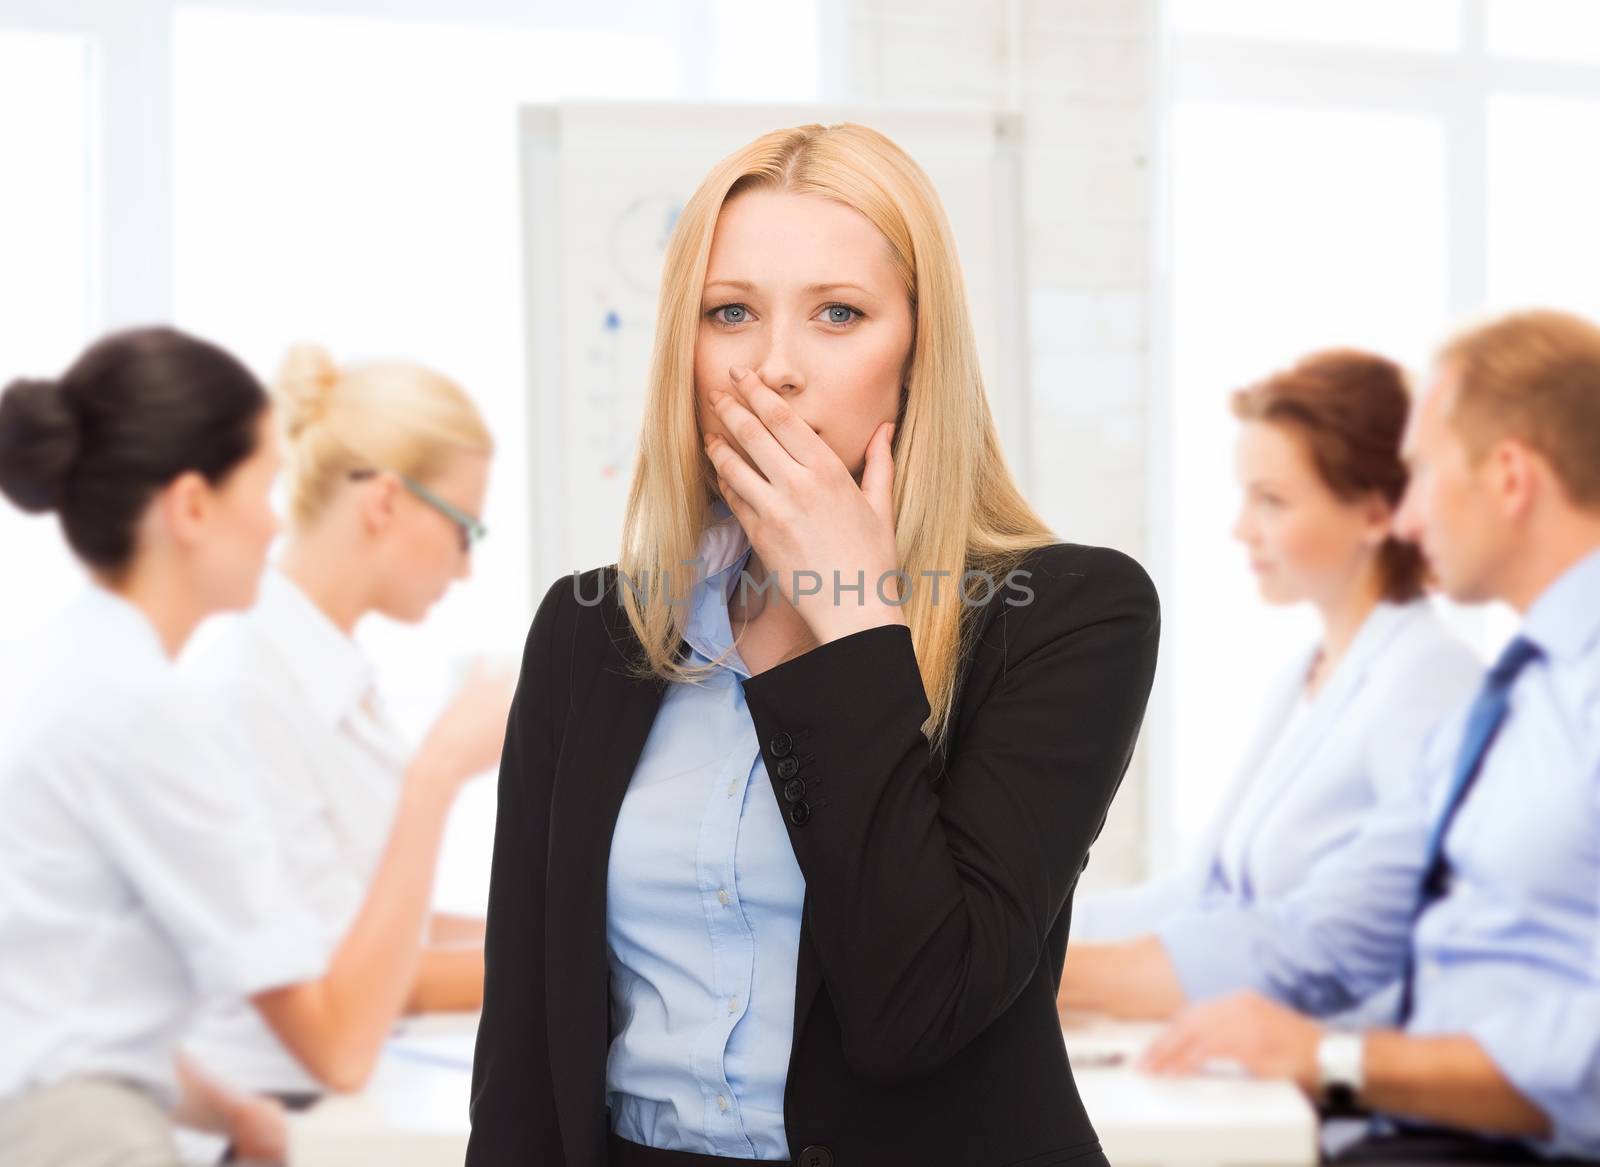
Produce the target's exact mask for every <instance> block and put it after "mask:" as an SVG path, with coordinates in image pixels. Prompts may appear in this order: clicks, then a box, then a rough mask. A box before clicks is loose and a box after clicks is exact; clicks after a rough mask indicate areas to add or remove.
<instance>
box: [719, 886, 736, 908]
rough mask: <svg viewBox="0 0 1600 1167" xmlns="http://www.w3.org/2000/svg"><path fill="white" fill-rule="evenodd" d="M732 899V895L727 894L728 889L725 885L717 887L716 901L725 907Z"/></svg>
mask: <svg viewBox="0 0 1600 1167" xmlns="http://www.w3.org/2000/svg"><path fill="white" fill-rule="evenodd" d="M732 899H733V897H732V896H730V895H729V894H728V889H727V888H725V887H719V888H717V903H719V904H721V905H722V906H723V907H727V906H728V904H729V903H730V902H731V901H732Z"/></svg>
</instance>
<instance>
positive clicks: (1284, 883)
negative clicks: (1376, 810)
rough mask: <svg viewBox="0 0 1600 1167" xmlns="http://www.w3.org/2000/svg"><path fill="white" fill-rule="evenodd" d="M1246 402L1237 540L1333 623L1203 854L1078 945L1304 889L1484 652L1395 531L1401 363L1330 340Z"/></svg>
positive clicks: (1086, 913) (1283, 591)
mask: <svg viewBox="0 0 1600 1167" xmlns="http://www.w3.org/2000/svg"><path fill="white" fill-rule="evenodd" d="M1232 407H1233V413H1234V415H1235V416H1236V417H1237V418H1238V419H1239V420H1240V422H1241V426H1240V431H1239V436H1238V443H1237V447H1236V461H1237V468H1238V477H1239V485H1240V488H1241V499H1240V506H1239V513H1238V518H1237V521H1236V522H1235V524H1234V529H1233V534H1234V537H1235V538H1236V539H1238V540H1239V541H1240V542H1241V543H1243V544H1244V546H1245V548H1246V550H1247V551H1248V553H1249V556H1250V566H1251V568H1252V570H1253V571H1254V573H1255V577H1256V583H1257V587H1258V588H1259V590H1260V594H1261V598H1262V599H1263V600H1264V601H1266V602H1267V603H1269V604H1277V605H1283V604H1308V605H1309V606H1311V607H1312V608H1314V609H1315V611H1316V613H1317V616H1318V619H1319V622H1320V625H1321V636H1320V639H1319V641H1318V643H1316V644H1315V645H1312V646H1309V647H1307V648H1304V649H1302V650H1300V651H1297V652H1296V653H1295V654H1294V656H1293V657H1292V659H1291V660H1290V662H1289V664H1288V666H1287V667H1286V668H1285V669H1284V671H1283V672H1282V674H1281V675H1280V677H1279V678H1278V681H1277V683H1276V685H1275V686H1274V688H1273V691H1272V694H1271V696H1270V698H1269V700H1268V702H1267V704H1266V705H1265V706H1264V707H1263V709H1262V711H1261V725H1260V728H1259V730H1258V731H1257V734H1256V737H1255V740H1254V742H1253V743H1252V744H1251V746H1250V749H1249V750H1248V751H1247V753H1246V754H1245V758H1244V761H1243V763H1242V765H1241V766H1240V768H1239V772H1238V775H1237V777H1236V778H1235V780H1234V784H1233V786H1232V788H1231V789H1230V790H1229V791H1228V793H1227V795H1226V796H1225V797H1224V799H1223V801H1222V802H1221V804H1220V805H1219V807H1218V809H1217V812H1216V814H1215V815H1214V817H1213V819H1212V822H1211V825H1210V826H1209V828H1208V829H1207V831H1206V834H1205V838H1204V842H1203V844H1202V846H1201V847H1200V849H1199V852H1198V854H1197V855H1196V856H1195V857H1194V858H1193V859H1192V860H1191V861H1189V862H1188V863H1187V864H1185V865H1183V866H1182V867H1180V868H1179V869H1178V870H1177V871H1175V872H1173V873H1172V874H1170V875H1168V876H1166V877H1165V878H1162V879H1158V880H1154V881H1151V882H1147V883H1144V884H1142V885H1138V886H1136V887H1133V888H1129V889H1125V890H1118V891H1113V892H1106V893H1101V894H1098V895H1092V896H1088V897H1085V899H1084V901H1083V902H1082V903H1080V904H1078V905H1076V906H1075V907H1074V909H1073V918H1072V941H1073V948H1074V949H1075V948H1076V947H1077V946H1078V944H1079V942H1080V941H1093V940H1114V939H1125V938H1127V937H1130V936H1136V935H1140V934H1142V933H1145V932H1148V931H1150V930H1151V929H1152V928H1154V927H1156V926H1157V925H1158V924H1160V923H1162V922H1164V921H1166V920H1168V919H1171V918H1173V917H1174V916H1178V915H1182V914H1184V913H1186V912H1189V911H1193V910H1196V909H1200V908H1204V907H1205V906H1207V905H1208V904H1211V903H1215V902H1228V903H1236V904H1245V903H1251V902H1253V901H1255V900H1259V899H1272V898H1274V897H1277V896H1280V895H1283V894H1285V893H1287V892H1289V891H1292V890H1293V889H1294V888H1295V887H1297V886H1299V884H1300V883H1301V882H1302V881H1303V880H1304V879H1305V878H1306V875H1307V873H1308V872H1310V871H1311V870H1312V869H1313V868H1314V867H1315V866H1316V865H1317V864H1318V863H1319V862H1321V861H1322V860H1323V859H1324V858H1326V857H1327V856H1328V855H1330V854H1332V853H1334V852H1336V851H1337V850H1338V849H1339V848H1340V847H1342V846H1344V845H1345V844H1346V843H1347V842H1348V841H1349V840H1350V838H1351V837H1352V836H1353V835H1354V834H1355V832H1356V830H1357V828H1358V827H1359V826H1360V824H1361V822H1362V820H1363V819H1364V818H1365V817H1366V815H1367V814H1368V812H1369V811H1370V810H1371V808H1372V806H1373V804H1374V803H1375V802H1376V801H1377V800H1378V799H1379V797H1380V796H1381V795H1382V794H1383V793H1384V792H1385V791H1386V790H1388V789H1391V788H1392V787H1394V786H1395V785H1397V784H1399V783H1400V782H1402V781H1404V780H1405V779H1406V778H1407V776H1408V775H1409V774H1410V771H1411V766H1412V764H1413V762H1414V760H1415V756H1416V753H1417V751H1418V749H1419V748H1420V746H1421V743H1422V739H1423V736H1424V735H1425V734H1426V732H1427V731H1428V730H1429V729H1431V728H1432V727H1433V725H1434V723H1435V722H1436V721H1437V720H1438V719H1439V718H1440V717H1442V716H1443V715H1444V714H1445V712H1447V711H1448V710H1449V709H1451V708H1452V707H1453V706H1454V705H1456V704H1457V703H1458V702H1459V701H1460V700H1462V699H1464V698H1465V697H1466V695H1467V694H1468V693H1469V692H1471V689H1472V686H1473V685H1474V684H1475V683H1476V681H1475V677H1476V674H1477V673H1478V671H1479V670H1480V669H1481V667H1482V666H1481V664H1480V662H1479V660H1478V658H1477V657H1476V656H1474V655H1473V653H1472V651H1471V650H1470V649H1469V648H1467V646H1466V645H1465V644H1464V643H1463V642H1462V641H1461V640H1459V639H1458V638H1457V637H1456V636H1455V635H1454V634H1452V633H1451V632H1450V631H1449V630H1448V629H1447V628H1446V627H1445V625H1444V624H1443V622H1442V621H1441V620H1440V619H1439V617H1438V616H1437V615H1436V614H1435V613H1434V612H1433V610H1432V609H1431V607H1430V606H1429V604H1428V601H1427V599H1426V597H1425V576H1426V567H1425V564H1424V562H1423V559H1422V554H1421V552H1420V551H1419V550H1418V549H1417V548H1416V547H1415V546H1414V545H1412V544H1410V543H1406V542H1404V541H1403V540H1401V539H1399V538H1398V537H1397V536H1396V535H1395V533H1394V511H1395V508H1396V507H1398V506H1399V503H1400V498H1401V496H1402V494H1403V493H1404V491H1405V485H1406V469H1405V465H1404V464H1403V463H1402V462H1401V460H1400V441H1401V437H1402V435H1403V433H1404V429H1405V422H1406V415H1407V410H1408V407H1409V397H1408V393H1407V389H1406V385H1405V379H1404V375H1403V373H1402V372H1401V370H1400V368H1399V366H1398V365H1396V364H1394V363H1393V362H1392V361H1389V360H1387V359H1385V358H1383V357H1380V356H1376V355H1374V354H1371V353H1366V352H1360V351H1356V350H1348V349H1342V350H1332V351H1326V352H1321V353H1316V354H1313V355H1311V356H1308V357H1306V358H1304V359H1302V360H1300V361H1298V362H1297V363H1295V364H1294V365H1293V366H1291V367H1289V368H1287V369H1284V370H1282V371H1280V372H1278V373H1275V374H1273V375H1272V376H1270V377H1267V378H1266V379H1265V380H1262V381H1260V382H1258V383H1256V384H1254V385H1251V386H1249V387H1248V388H1245V389H1241V390H1239V391H1238V392H1236V393H1235V394H1234V396H1233V400H1232ZM1067 959H1068V961H1069V962H1071V961H1072V959H1073V952H1072V951H1070V950H1069V953H1068V956H1067Z"/></svg>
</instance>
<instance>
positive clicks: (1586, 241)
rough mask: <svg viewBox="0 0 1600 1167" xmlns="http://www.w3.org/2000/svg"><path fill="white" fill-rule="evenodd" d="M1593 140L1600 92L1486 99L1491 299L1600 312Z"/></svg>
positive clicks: (1599, 170) (1597, 170)
mask: <svg viewBox="0 0 1600 1167" xmlns="http://www.w3.org/2000/svg"><path fill="white" fill-rule="evenodd" d="M1597 39H1600V37H1597ZM1596 143H1600V96H1597V97H1594V98H1588V99H1584V98H1572V97H1551V96H1548V95H1544V94H1511V93H1506V94H1496V95H1494V96H1492V97H1491V98H1490V99H1489V135H1488V156H1489V190H1488V219H1489V230H1488V244H1489V250H1488V298H1489V301H1490V303H1491V304H1493V305H1494V306H1496V307H1503V308H1510V307H1514V306H1517V305H1522V304H1532V303H1538V302H1550V303H1555V304H1559V305H1561V306H1563V307H1567V308H1572V309H1575V310H1577V311H1579V312H1584V313H1587V314H1588V315H1589V316H1591V317H1593V318H1595V319H1600V279H1597V278H1596V273H1600V229H1597V227H1596V225H1595V221H1594V220H1595V209H1596V208H1597V207H1600V150H1596V149H1595V148H1594V147H1595V144H1596ZM1597 456H1600V455H1597Z"/></svg>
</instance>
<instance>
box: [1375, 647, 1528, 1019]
mask: <svg viewBox="0 0 1600 1167" xmlns="http://www.w3.org/2000/svg"><path fill="white" fill-rule="evenodd" d="M1538 655H1540V653H1539V646H1538V645H1536V644H1534V643H1533V642H1532V641H1531V640H1528V639H1526V638H1524V637H1521V636H1519V637H1517V638H1516V639H1515V640H1513V641H1512V642H1511V643H1510V644H1508V645H1506V648H1505V651H1504V652H1502V653H1501V654H1500V659H1499V660H1497V661H1495V663H1494V668H1492V669H1490V670H1489V676H1488V678H1487V679H1486V680H1485V681H1484V684H1483V688H1482V689H1481V690H1479V692H1478V697H1477V700H1475V701H1474V702H1473V703H1472V710H1471V712H1470V713H1469V714H1468V716H1467V732H1466V736H1465V737H1464V738H1463V739H1462V742H1461V753H1460V754H1458V755H1457V757H1456V768H1455V771H1454V773H1453V774H1452V775H1451V778H1450V793H1449V796H1448V797H1447V798H1446V799H1445V802H1444V809H1443V810H1442V811H1441V812H1440V814H1439V818H1438V820H1437V821H1435V823H1434V824H1433V832H1432V833H1431V834H1430V835H1429V836H1428V846H1427V848H1426V849H1425V850H1424V852H1423V863H1422V887H1421V890H1420V894H1419V895H1418V897H1417V905H1416V910H1415V912H1414V914H1413V915H1412V936H1411V948H1410V950H1409V951H1408V952H1407V953H1406V968H1405V973H1404V978H1403V982H1402V985H1401V991H1400V1013H1399V1024H1400V1026H1401V1028H1404V1027H1405V1024H1406V1022H1407V1021H1409V1020H1410V1018H1411V1008H1412V1003H1413V1002H1412V993H1413V989H1414V987H1415V980H1416V971H1417V961H1416V955H1417V947H1416V921H1417V919H1418V918H1419V917H1420V916H1421V915H1422V913H1423V912H1424V911H1426V910H1427V909H1428V907H1429V906H1430V905H1431V904H1432V903H1433V902H1434V901H1435V900H1438V899H1439V898H1440V897H1442V896H1443V895H1444V894H1445V892H1446V891H1447V890H1448V888H1449V883H1450V879H1449V876H1450V864H1449V861H1448V860H1446V859H1445V857H1444V837H1445V832H1447V831H1448V830H1449V829H1450V822H1451V820H1452V819H1454V818H1455V816H1456V811H1458V810H1460V809H1461V804H1462V803H1463V802H1465V801H1466V798H1467V794H1468V792H1469V791H1471V789H1472V784H1473V783H1474V782H1475V781H1477V778H1478V773H1479V771H1481V770H1482V769H1483V760H1484V758H1485V757H1487V756H1488V753H1489V747H1490V746H1491V745H1493V744H1494V739H1495V735H1496V734H1498V733H1499V732H1500V726H1501V724H1502V723H1503V722H1504V721H1505V719H1506V713H1507V712H1508V711H1509V710H1510V708H1511V685H1512V682H1514V681H1515V680H1516V679H1517V674H1518V673H1520V672H1522V669H1523V666H1524V665H1526V664H1527V663H1528V662H1529V661H1531V660H1532V659H1533V658H1534V657H1536V656H1538Z"/></svg>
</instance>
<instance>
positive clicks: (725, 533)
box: [683, 498, 751, 664]
mask: <svg viewBox="0 0 1600 1167" xmlns="http://www.w3.org/2000/svg"><path fill="white" fill-rule="evenodd" d="M711 512H712V520H711V523H710V524H709V525H708V526H707V527H706V529H705V530H704V531H702V532H701V534H700V546H699V552H698V555H699V560H700V561H701V562H703V565H704V566H703V567H702V568H701V569H700V571H701V574H700V575H699V578H698V579H697V581H696V583H695V586H694V590H693V592H692V593H691V597H690V610H689V620H688V625H687V627H686V629H685V631H684V634H683V638H684V640H686V641H688V643H689V646H690V647H691V648H693V649H694V650H695V651H696V652H697V653H699V654H700V655H701V656H703V657H704V658H705V659H706V660H708V661H710V660H715V659H716V658H717V657H718V656H719V655H721V654H722V653H725V652H727V651H728V649H730V648H731V647H732V646H733V625H732V624H731V623H730V622H729V620H728V597H729V595H730V594H731V593H732V591H733V588H734V586H735V585H736V584H737V583H738V580H739V575H740V573H741V572H742V571H743V570H744V565H745V563H746V562H747V561H748V560H749V558H750V552H751V545H750V540H749V538H748V537H747V536H746V535H745V533H744V528H743V527H742V526H741V525H740V523H739V520H738V519H737V518H735V517H734V514H733V511H732V510H731V509H730V508H729V507H728V504H727V503H725V502H724V501H723V500H722V499H720V498H719V499H716V500H715V501H714V502H713V503H712V504H711ZM728 659H729V663H730V664H731V663H736V662H738V654H737V653H735V654H733V655H732V656H730V657H729V658H728Z"/></svg>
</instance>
